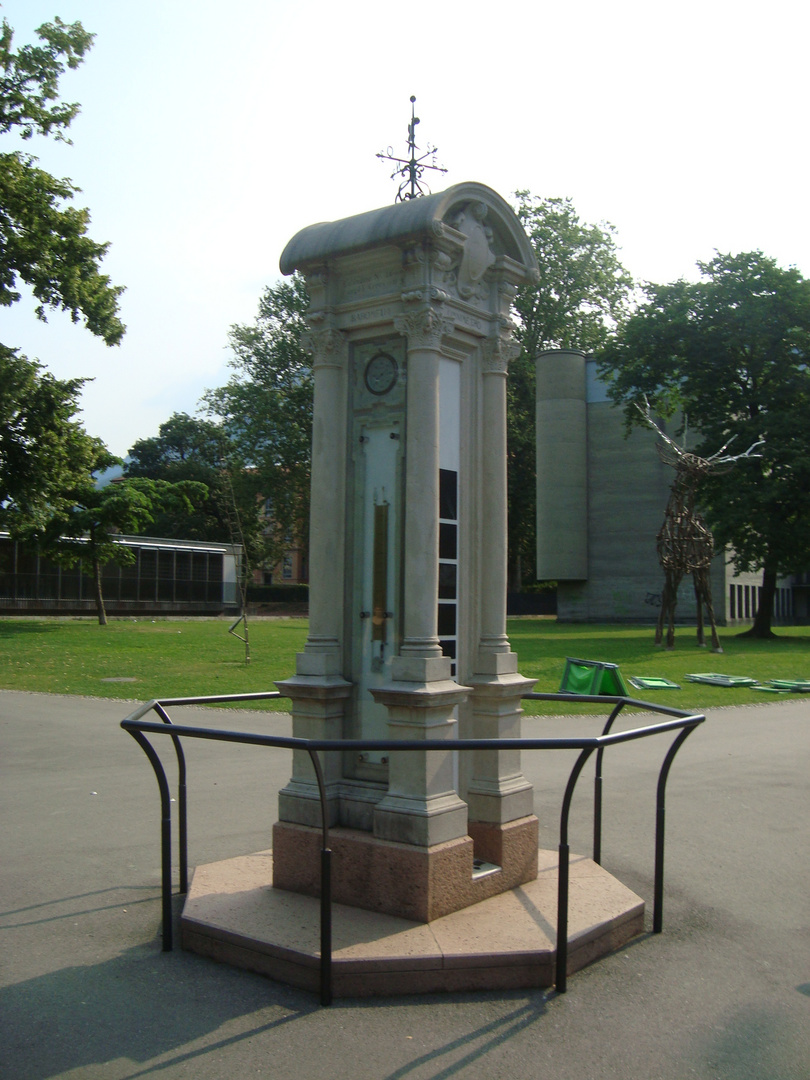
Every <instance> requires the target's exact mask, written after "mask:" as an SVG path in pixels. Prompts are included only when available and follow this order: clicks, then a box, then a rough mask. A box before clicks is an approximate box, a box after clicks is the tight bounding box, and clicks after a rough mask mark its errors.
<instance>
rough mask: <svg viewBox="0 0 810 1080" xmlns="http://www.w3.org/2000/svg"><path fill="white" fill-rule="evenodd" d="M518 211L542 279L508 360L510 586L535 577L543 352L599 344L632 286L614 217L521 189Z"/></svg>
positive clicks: (521, 311) (527, 299)
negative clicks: (592, 218)
mask: <svg viewBox="0 0 810 1080" xmlns="http://www.w3.org/2000/svg"><path fill="white" fill-rule="evenodd" d="M516 199H517V205H516V207H515V212H516V213H517V216H518V218H519V219H520V221H521V222H522V224H523V227H524V228H525V229H526V232H527V234H528V236H529V239H530V240H531V243H532V246H533V248H534V251H535V255H536V257H537V263H538V267H539V270H540V280H539V282H538V284H536V285H535V284H531V285H526V286H524V287H523V288H521V289H519V290H518V294H517V297H516V299H515V313H516V315H517V320H518V329H517V333H516V337H517V339H518V341H519V342H520V345H521V353H520V356H519V357H518V359H517V360H514V361H513V362H512V363H511V364H510V367H509V380H508V383H507V395H508V396H507V401H508V404H507V446H508V449H507V454H508V484H509V564H510V577H511V581H510V588H511V589H512V591H515V592H517V591H519V590H520V589H521V587H522V586H523V584H524V582H525V583H528V582H531V581H533V580H534V564H535V557H536V539H535V538H536V505H537V504H536V496H537V471H536V461H535V455H536V447H535V414H534V410H535V391H536V360H537V355H538V353H541V352H543V351H544V350H546V349H578V350H580V351H582V352H593V351H595V350H597V349H599V348H600V347H601V346H602V345H604V343H605V342H606V340H607V338H608V335H609V332H610V329H611V328H612V327H613V326H614V325H615V323H616V322H617V321H618V320H619V319H620V318H621V317H622V315H623V314H624V312H625V310H626V305H627V302H628V298H629V295H630V291H631V289H632V287H633V282H632V280H631V278H630V275H629V274H628V273H627V271H626V270H625V269H624V267H623V266H622V264H621V262H620V261H619V253H618V248H617V246H616V240H615V230H614V228H613V226H612V225H609V224H607V223H602V224H600V225H588V224H586V223H585V222H583V221H582V220H581V219H580V217H579V215H578V214H577V213H576V211H575V209H574V207H573V206H572V204H571V200H570V199H559V198H555V199H538V198H536V197H534V196H532V195H530V194H529V192H528V191H518V192H516Z"/></svg>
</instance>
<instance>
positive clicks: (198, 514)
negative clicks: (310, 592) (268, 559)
mask: <svg viewBox="0 0 810 1080" xmlns="http://www.w3.org/2000/svg"><path fill="white" fill-rule="evenodd" d="M230 456H231V454H230V447H229V444H228V439H227V436H226V435H225V432H224V431H223V430H222V427H221V426H220V425H219V424H215V423H213V422H212V421H211V420H205V419H201V418H199V417H193V416H189V415H188V413H174V414H173V415H172V416H170V417H169V419H168V420H167V421H165V423H163V424H161V425H160V428H159V431H158V434H157V435H156V436H153V437H151V438H148V439H139V440H138V441H137V442H136V443H135V444H134V445H133V446H132V447H131V449H130V451H129V460H128V461H127V463H126V465H125V466H124V473H125V475H126V476H128V477H144V478H147V479H151V480H166V481H169V482H173V483H174V482H177V481H180V480H194V481H197V482H198V483H203V484H205V485H206V487H207V488H208V496H207V498H206V499H205V500H203V501H202V502H201V503H199V504H198V505H197V506H196V508H195V510H194V512H193V513H191V514H187V513H182V514H181V515H180V516H176V515H174V514H173V513H171V512H159V513H158V515H157V516H156V518H155V520H154V521H153V522H152V524H153V526H154V528H155V531H156V532H157V534H158V535H160V536H167V537H173V538H178V539H186V540H209V541H219V542H224V543H231V542H232V541H233V539H234V538H233V535H232V527H231V523H232V517H233V495H232V492H231V486H232V480H231V474H232V472H233V468H232V466H231V463H230ZM239 480H240V478H238V477H237V482H236V484H235V485H234V492H235V491H237V490H238V492H239V495H241V499H238V502H237V506H236V510H237V513H238V514H239V517H240V521H242V520H244V525H243V532H246V533H249V534H251V541H250V546H251V548H256V547H257V545H258V543H259V540H258V537H257V536H256V535H254V534H258V532H259V531H260V524H259V520H258V512H257V498H258V496H257V494H256V491H255V484H254V483H252V482H249V483H247V484H244V483H240V482H239ZM251 530H252V532H251Z"/></svg>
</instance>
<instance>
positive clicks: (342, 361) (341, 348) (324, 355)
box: [303, 326, 349, 371]
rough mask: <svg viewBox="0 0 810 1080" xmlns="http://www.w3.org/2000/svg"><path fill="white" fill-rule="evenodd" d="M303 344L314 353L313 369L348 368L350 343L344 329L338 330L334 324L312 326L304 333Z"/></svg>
mask: <svg viewBox="0 0 810 1080" xmlns="http://www.w3.org/2000/svg"><path fill="white" fill-rule="evenodd" d="M303 344H304V347H305V348H306V349H307V350H308V351H309V352H310V353H311V354H312V367H313V370H315V369H317V368H329V367H331V368H339V369H340V370H342V371H344V370H346V368H347V366H348V362H349V343H348V341H347V339H346V335H345V334H344V333H343V331H342V330H336V329H335V328H334V327H333V326H318V327H311V328H310V329H309V330H308V331H307V332H306V333H305V334H304V339H303Z"/></svg>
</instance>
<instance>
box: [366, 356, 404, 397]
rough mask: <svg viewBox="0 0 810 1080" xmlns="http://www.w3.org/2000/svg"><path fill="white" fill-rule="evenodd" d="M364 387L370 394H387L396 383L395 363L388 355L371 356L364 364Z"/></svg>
mask: <svg viewBox="0 0 810 1080" xmlns="http://www.w3.org/2000/svg"><path fill="white" fill-rule="evenodd" d="M365 379H366V386H367V387H368V388H369V390H370V391H371V392H372V394H387V393H388V391H389V390H390V389H391V387H392V386H393V385H394V383H395V382H396V381H397V362H396V360H395V359H394V358H393V356H389V355H388V353H384V352H380V353H377V355H376V356H372V358H371V359H370V360H369V362H368V363H367V364H366V375H365Z"/></svg>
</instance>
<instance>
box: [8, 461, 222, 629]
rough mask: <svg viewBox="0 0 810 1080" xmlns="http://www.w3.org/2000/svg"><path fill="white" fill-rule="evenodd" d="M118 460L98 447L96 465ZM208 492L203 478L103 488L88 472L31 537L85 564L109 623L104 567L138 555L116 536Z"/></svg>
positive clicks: (191, 504) (54, 553)
mask: <svg viewBox="0 0 810 1080" xmlns="http://www.w3.org/2000/svg"><path fill="white" fill-rule="evenodd" d="M118 462H119V459H118V458H115V457H113V456H112V455H111V454H110V453H109V452H108V451H106V449H103V448H99V452H98V455H97V458H96V462H95V464H96V469H97V470H98V471H101V470H103V469H106V468H109V467H110V466H111V465H113V464H116V463H118ZM207 494H208V489H207V488H206V486H205V484H201V483H197V482H195V481H191V480H184V481H179V482H177V483H170V482H169V481H167V480H147V479H145V478H143V477H138V478H131V479H124V480H119V481H114V482H113V483H111V484H108V485H107V486H106V487H103V488H99V487H98V486H97V485H96V483H95V482H94V480H93V478H92V477H88V478H87V479H86V480H85V481H84V482H83V483H81V484H80V485H78V486H77V487H76V488H75V489H74V490H73V491H72V492H71V493H70V496H71V497H70V502H71V505H70V507H69V508H67V509H66V510H64V511H62V512H61V513H56V514H54V515H53V516H52V517H51V519H50V520H49V521H48V523H47V525H46V526H45V527H44V528H43V529H40V530H31V531H30V532H29V534H28V537H27V538H28V540H29V541H33V542H36V543H37V546H38V547H39V549H40V550H41V551H42V552H43V554H45V555H47V556H48V557H49V558H51V559H53V560H54V561H55V562H58V563H60V564H61V565H62V566H66V567H69V566H75V565H77V564H81V566H82V569H83V570H84V572H85V573H86V574H87V575H88V577H92V579H93V582H94V587H95V594H96V609H97V611H98V621H99V624H100V625H101V626H105V625H106V624H107V614H106V611H105V608H104V596H103V592H102V587H101V570H102V567H103V566H104V565H105V564H106V563H109V562H113V563H118V564H121V565H123V564H126V563H128V562H132V561H133V559H134V558H135V555H134V553H133V552H132V551H131V550H130V549H129V548H128V547H125V546H124V545H123V544H121V543H119V542H118V540H117V539H116V537H117V534H119V533H138V532H141V531H142V530H143V529H144V527H146V526H147V525H149V524H151V523H152V522H153V521H154V520H155V517H156V515H157V514H158V513H161V512H162V513H166V512H170V513H172V514H179V513H188V514H190V513H192V512H193V511H194V509H195V507H196V505H197V504H198V503H200V502H201V501H202V500H203V499H205V497H206V496H207Z"/></svg>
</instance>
